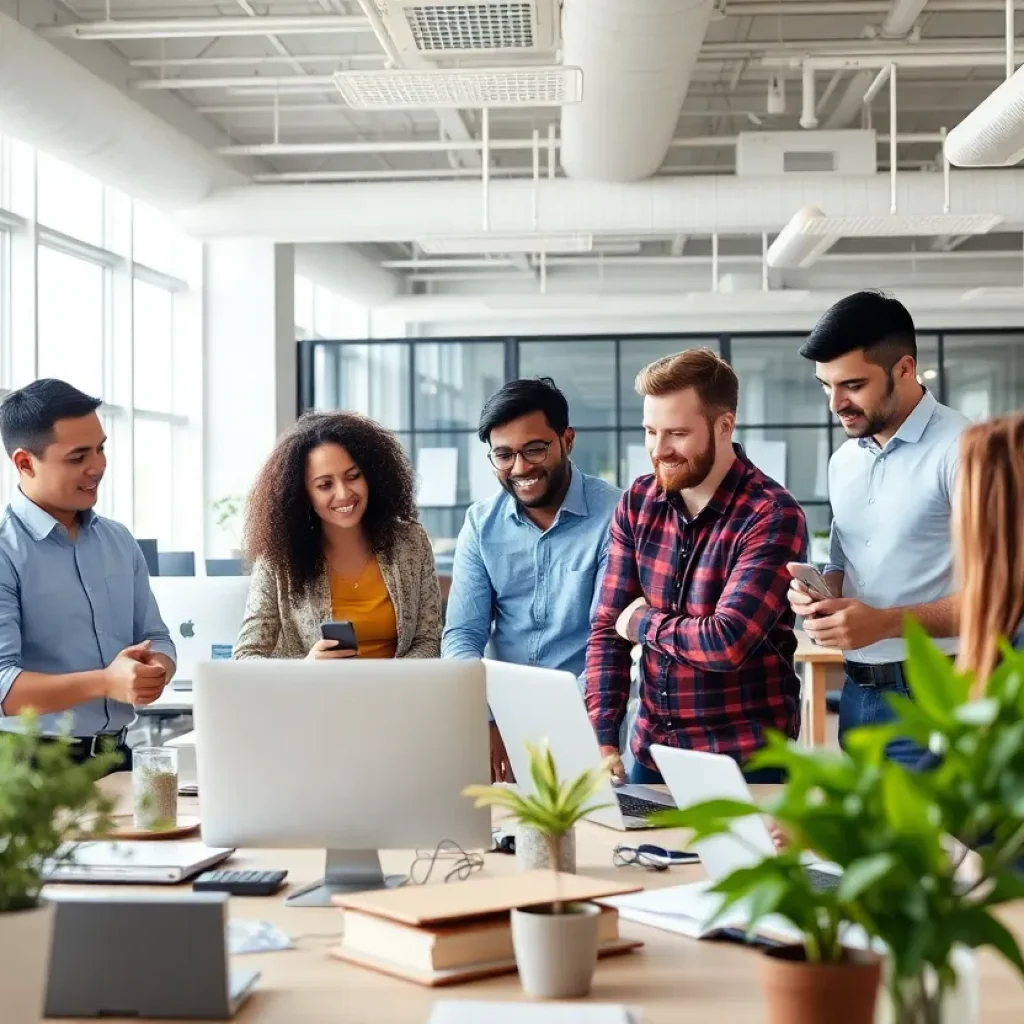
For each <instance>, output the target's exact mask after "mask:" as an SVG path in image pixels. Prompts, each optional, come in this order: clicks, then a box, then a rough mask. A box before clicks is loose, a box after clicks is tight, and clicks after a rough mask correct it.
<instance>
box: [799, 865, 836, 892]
mask: <svg viewBox="0 0 1024 1024" xmlns="http://www.w3.org/2000/svg"><path fill="white" fill-rule="evenodd" d="M804 870H805V871H806V872H807V877H808V878H809V879H810V882H811V888H812V889H813V890H814V891H815V892H835V891H836V889H838V888H839V883H840V881H841V880H842V877H843V876H842V875H841V874H839V873H838V872H837V871H823V870H822V869H821V868H811V867H807V868H804Z"/></svg>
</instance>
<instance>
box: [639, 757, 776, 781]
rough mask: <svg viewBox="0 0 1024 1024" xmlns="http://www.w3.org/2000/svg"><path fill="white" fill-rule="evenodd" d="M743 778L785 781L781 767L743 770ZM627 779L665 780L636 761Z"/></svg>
mask: <svg viewBox="0 0 1024 1024" xmlns="http://www.w3.org/2000/svg"><path fill="white" fill-rule="evenodd" d="M743 778H745V779H746V780H747V782H749V783H750V784H751V785H752V786H776V785H779V784H781V783H783V782H785V781H786V773H785V772H784V771H783V770H782V769H781V768H757V769H755V770H754V771H750V772H744V773H743ZM629 781H630V782H631V783H632V784H633V785H634V786H657V785H660V784H661V783H663V782H664V781H665V780H664V779H663V778H662V777H661V773H660V772H656V771H655V770H654V769H653V768H648V767H647V765H645V764H641V763H640V762H639V761H637V762H636V763H635V764H634V765H633V767H632V768H631V769H630V771H629Z"/></svg>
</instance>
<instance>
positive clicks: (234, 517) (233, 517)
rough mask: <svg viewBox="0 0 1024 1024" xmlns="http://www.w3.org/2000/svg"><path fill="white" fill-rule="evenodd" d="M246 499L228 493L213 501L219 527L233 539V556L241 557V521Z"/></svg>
mask: <svg viewBox="0 0 1024 1024" xmlns="http://www.w3.org/2000/svg"><path fill="white" fill-rule="evenodd" d="M244 504H245V503H244V500H243V499H242V498H240V497H239V496H238V495H237V494H228V495H225V496H224V497H223V498H218V499H217V500H216V501H215V502H214V503H213V511H214V514H215V515H216V517H217V529H218V530H221V531H222V532H223V533H225V534H226V535H227V536H228V537H229V538H230V540H231V557H232V558H241V557H242V552H241V550H240V549H241V543H242V541H241V537H240V535H239V530H238V527H239V523H240V520H241V518H242V508H243V506H244Z"/></svg>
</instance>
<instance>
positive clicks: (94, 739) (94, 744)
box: [40, 729, 128, 757]
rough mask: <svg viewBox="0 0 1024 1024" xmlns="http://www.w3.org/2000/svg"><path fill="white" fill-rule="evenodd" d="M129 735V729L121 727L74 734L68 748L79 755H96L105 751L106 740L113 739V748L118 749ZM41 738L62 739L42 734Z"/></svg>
mask: <svg viewBox="0 0 1024 1024" xmlns="http://www.w3.org/2000/svg"><path fill="white" fill-rule="evenodd" d="M127 737H128V730H127V729H121V730H119V731H118V732H101V733H100V734H99V735H98V736H73V737H71V739H70V742H69V744H68V749H69V750H70V751H71V753H72V754H77V755H78V756H79V757H96V756H97V754H101V753H103V749H102V747H103V744H104V743H105V741H107V740H113V741H114V747H113V749H116V748H117V747H123V746H124V744H125V740H126V739H127ZM40 738H41V739H42V740H44V741H45V742H51V743H58V742H60V739H61V737H59V736H42V737H40Z"/></svg>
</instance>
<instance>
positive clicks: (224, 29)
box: [36, 14, 373, 40]
mask: <svg viewBox="0 0 1024 1024" xmlns="http://www.w3.org/2000/svg"><path fill="white" fill-rule="evenodd" d="M372 31H373V30H372V28H371V26H370V23H369V22H368V21H367V20H366V18H360V17H357V16H352V15H347V14H314V15H302V16H290V15H261V16H260V17H258V18H248V17H247V18H167V19H157V18H144V19H141V20H138V21H132V20H128V19H125V20H121V19H118V20H116V21H79V22H75V23H73V24H70V25H43V26H40V27H39V28H37V29H36V32H37V34H38V35H39V36H41V37H42V38H43V39H88V40H116V39H219V38H221V37H224V36H267V35H275V36H285V35H347V34H349V33H353V32H360V33H368V32H372Z"/></svg>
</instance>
